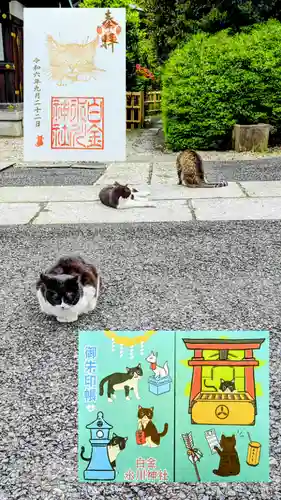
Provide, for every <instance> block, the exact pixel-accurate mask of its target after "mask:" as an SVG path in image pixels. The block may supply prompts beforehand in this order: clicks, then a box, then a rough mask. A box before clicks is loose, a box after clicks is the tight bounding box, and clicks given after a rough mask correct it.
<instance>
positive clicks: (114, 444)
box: [80, 432, 128, 469]
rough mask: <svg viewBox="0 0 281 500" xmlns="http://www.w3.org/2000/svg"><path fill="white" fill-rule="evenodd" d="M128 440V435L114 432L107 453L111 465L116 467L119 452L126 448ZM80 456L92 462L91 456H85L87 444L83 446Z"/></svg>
mask: <svg viewBox="0 0 281 500" xmlns="http://www.w3.org/2000/svg"><path fill="white" fill-rule="evenodd" d="M127 441H128V438H127V437H121V436H117V434H115V432H113V434H112V438H111V439H110V441H109V443H108V445H107V454H108V458H109V461H110V465H111V467H113V468H114V469H116V459H117V457H118V455H119V453H120V452H121V451H124V450H125V448H126V444H127ZM80 457H81V458H82V460H85V462H90V460H91V459H90V457H89V458H86V457H85V446H81V453H80Z"/></svg>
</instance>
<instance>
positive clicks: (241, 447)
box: [78, 330, 269, 482]
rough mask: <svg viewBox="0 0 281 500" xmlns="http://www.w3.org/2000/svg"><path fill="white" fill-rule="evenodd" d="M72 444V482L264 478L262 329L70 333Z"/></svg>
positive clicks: (265, 356) (265, 351)
mask: <svg viewBox="0 0 281 500" xmlns="http://www.w3.org/2000/svg"><path fill="white" fill-rule="evenodd" d="M78 452H79V459H78V460H79V480H80V481H118V482H123V481H132V482H136V481H147V482H161V481H170V482H195V481H202V482H217V481H221V482H230V481H239V482H259V481H263V482H268V481H269V334H268V332H266V331H251V332H249V331H239V332H237V331H234V332H232V331H204V332H201V331H200V332H194V331H186V332H183V331H178V332H175V331H155V330H148V331H139V332H138V331H132V332H130V331H126V332H117V331H112V330H104V331H86V332H80V335H79V450H78Z"/></svg>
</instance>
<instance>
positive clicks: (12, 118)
mask: <svg viewBox="0 0 281 500" xmlns="http://www.w3.org/2000/svg"><path fill="white" fill-rule="evenodd" d="M22 136H23V110H22V105H21V104H15V105H14V109H11V108H9V105H7V104H0V137H22Z"/></svg>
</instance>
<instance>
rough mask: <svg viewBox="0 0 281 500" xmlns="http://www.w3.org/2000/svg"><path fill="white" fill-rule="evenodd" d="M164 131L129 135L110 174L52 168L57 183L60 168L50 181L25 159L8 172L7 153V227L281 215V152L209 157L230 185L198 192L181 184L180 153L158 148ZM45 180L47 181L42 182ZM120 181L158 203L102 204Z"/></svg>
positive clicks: (0, 192) (0, 196) (2, 194)
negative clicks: (109, 187)
mask: <svg viewBox="0 0 281 500" xmlns="http://www.w3.org/2000/svg"><path fill="white" fill-rule="evenodd" d="M157 134H158V129H157V128H155V129H154V128H152V129H148V130H144V131H142V133H141V136H140V137H139V138H134V135H132V136H130V135H129V137H128V138H127V142H128V144H127V161H126V162H124V163H111V164H109V165H108V166H107V168H106V170H105V171H104V169H105V165H94V164H93V165H92V166H89V165H81V164H79V165H77V167H79V169H78V170H77V169H76V170H77V171H78V172H79V175H77V174H76V170H75V167H76V166H75V165H71V166H70V165H65V164H64V165H57V164H56V165H55V164H52V165H49V164H48V165H45V166H48V167H51V166H53V167H54V166H56V167H59V168H60V170H59V172H60V173H59V174H58V172H56V175H54V176H53V181H54V182H53V184H54V185H49V184H50V176H52V173H51V171H52V170H53V169H52V168H49V169H48V174H49V178H48V179H45V177H46V175H45V173H44V175H43V174H42V173H41V174H40V168H39V170H37V171H38V175H35V176H33V175H32V174H31V173H30V171H28V169H27V168H26V167H24V163H22V164H20V163H18V164H17V167H20V165H22V168H15V169H11V170H9V169H8V170H3V169H5V168H6V167H7V165H8V163H7V159H6V158H5V159H4V161H3V160H2V163H0V175H1V176H2V177H1V179H2V182H0V185H2V186H3V187H0V225H2V226H3V225H23V224H29V225H42V224H68V223H70V224H76V223H121V222H168V221H196V220H198V221H204V220H206V221H225V220H265V219H271V220H280V219H281V168H280V165H281V158H280V157H275V158H272V159H271V160H268V161H264V160H262V159H259V160H257V159H255V160H254V159H253V156H252V157H251V158H252V159H250V158H248V159H247V160H246V161H245V158H244V156H243V155H242V156H241V157H240V156H239V159H238V158H237V159H236V160H235V161H228V160H229V158H228V157H227V158H228V160H227V161H219V162H218V161H209V162H208V161H207V162H206V163H205V162H204V164H205V168H206V171H207V174H208V177H209V179H210V180H213V179H214V177H216V178H218V177H220V175H221V174H222V173H223V175H224V176H225V177H226V178H227V179H228V181H230V182H229V185H228V187H225V188H217V189H191V188H187V187H181V186H177V184H176V183H177V176H176V171H175V157H176V155H175V154H160V152H158V151H157V145H156V144H155V138H156V137H157ZM8 146H9V145H7V147H8ZM240 158H241V159H240ZM204 159H205V158H204ZM209 159H210V158H209ZM233 159H234V158H233ZM241 160H244V161H241ZM10 161H11V160H10ZM38 166H39V165H38ZM39 167H41V170H42V165H40V166H39ZM70 167H71V168H70ZM81 167H85V168H87V169H90V170H88V171H86V170H85V169H83V170H81ZM31 170H33V171H34V173H35V171H36V169H34V168H32V169H31ZM45 170H46V169H45ZM70 170H71V172H70ZM17 172H18V173H17ZM82 172H83V175H82ZM70 174H71V175H70ZM86 174H87V175H86ZM64 176H65V178H66V180H65V181H64ZM33 177H34V178H33ZM43 177H44V181H43ZM85 177H87V179H86V181H85V180H84V181H83V179H84V178H85ZM82 178H83V179H82ZM37 179H38V184H40V182H41V183H42V184H46V185H34V184H36V182H37ZM71 179H72V180H71ZM60 180H61V181H60ZM115 180H118V181H119V182H121V183H122V182H123V183H129V184H131V185H134V186H136V187H138V188H139V189H140V190H142V189H144V190H145V191H149V192H150V199H151V201H152V202H153V204H154V205H155V207H150V208H148V207H143V208H130V209H125V210H112V209H110V208H107V207H104V206H103V205H101V203H100V202H99V199H98V193H99V190H100V189H101V186H103V185H106V184H110V183H112V182H114V181H115ZM39 181H40V182H39ZM244 181H245V182H244ZM60 182H61V184H64V185H59V183H60ZM71 182H72V183H73V185H70V184H71ZM25 183H26V184H25ZM30 184H32V185H30ZM66 184H68V185H66ZM78 184H79V185H78ZM81 184H88V185H81Z"/></svg>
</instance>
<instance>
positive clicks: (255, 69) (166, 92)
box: [162, 21, 281, 151]
mask: <svg viewBox="0 0 281 500" xmlns="http://www.w3.org/2000/svg"><path fill="white" fill-rule="evenodd" d="M280 41H281V23H280V22H278V21H268V22H267V23H262V24H260V25H256V26H254V27H253V28H252V29H251V30H250V31H249V32H241V33H237V34H235V35H230V33H229V32H228V31H227V30H224V31H221V32H219V33H216V34H214V35H207V34H205V33H198V34H196V35H193V36H192V37H191V39H190V40H189V41H188V42H187V43H186V44H185V45H184V46H182V47H180V48H178V49H176V50H175V51H174V53H173V54H172V56H171V57H170V59H169V61H168V62H167V63H166V65H165V68H164V71H163V76H162V112H163V123H164V132H165V137H166V142H167V144H168V146H170V147H171V148H172V149H173V150H174V151H178V150H181V149H185V148H194V149H210V148H214V149H216V148H220V147H225V145H226V141H228V140H229V139H230V138H231V131H232V127H233V125H234V124H235V123H240V124H251V123H260V122H264V123H270V124H271V125H273V126H274V127H275V129H276V132H277V134H280V132H281V93H280V88H281V51H280Z"/></svg>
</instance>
